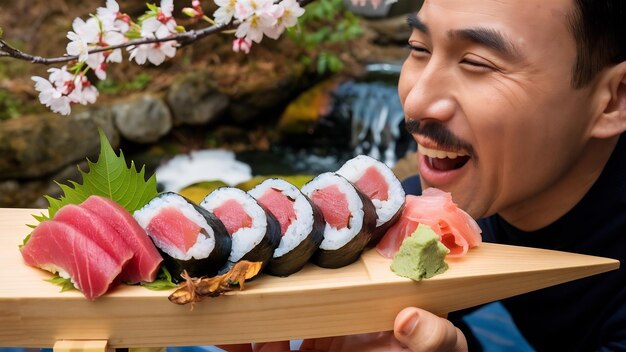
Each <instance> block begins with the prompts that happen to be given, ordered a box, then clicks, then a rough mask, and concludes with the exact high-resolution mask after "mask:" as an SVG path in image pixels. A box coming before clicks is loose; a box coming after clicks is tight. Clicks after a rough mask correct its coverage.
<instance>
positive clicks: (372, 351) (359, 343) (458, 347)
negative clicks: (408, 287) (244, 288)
mask: <svg viewBox="0 0 626 352" xmlns="http://www.w3.org/2000/svg"><path fill="white" fill-rule="evenodd" d="M393 328H394V331H393V332H391V331H388V332H377V333H371V334H360V335H349V336H336V337H325V338H320V339H308V340H304V341H303V342H302V345H301V347H300V350H299V351H320V352H353V351H362V352H400V351H412V352H436V351H445V352H465V351H467V342H466V341H465V336H464V335H463V333H461V331H460V330H459V329H457V328H456V327H455V326H454V325H452V323H451V322H449V321H448V320H446V319H443V318H440V317H438V316H436V315H434V314H432V313H430V312H427V311H425V310H423V309H419V308H405V309H403V310H402V311H401V312H400V313H399V314H398V315H397V316H396V320H395V323H394V327H393ZM220 347H222V348H224V349H225V350H226V351H230V352H252V351H254V352H285V351H289V342H287V341H282V342H270V343H260V344H255V345H254V346H251V345H239V346H220Z"/></svg>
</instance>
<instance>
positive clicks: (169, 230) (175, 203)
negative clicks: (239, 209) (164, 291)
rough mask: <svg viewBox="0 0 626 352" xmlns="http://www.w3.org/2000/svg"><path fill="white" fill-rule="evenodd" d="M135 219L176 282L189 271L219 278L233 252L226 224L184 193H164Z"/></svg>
mask: <svg viewBox="0 0 626 352" xmlns="http://www.w3.org/2000/svg"><path fill="white" fill-rule="evenodd" d="M133 216H134V217H135V219H137V222H138V223H139V225H140V226H141V227H143V228H144V229H145V230H146V232H147V233H148V236H150V238H151V239H152V242H154V245H155V246H156V247H157V248H158V249H159V251H160V252H161V254H162V255H163V260H164V264H165V267H166V268H167V269H168V270H169V271H170V273H171V274H172V279H173V280H174V281H175V282H180V281H182V277H181V275H180V274H181V273H182V272H183V270H186V271H187V273H188V274H189V276H191V277H201V276H215V275H216V274H217V273H218V271H219V269H221V268H222V267H223V266H224V264H225V263H226V260H227V259H228V255H229V253H230V249H231V242H232V241H231V238H230V236H229V235H228V232H227V231H226V228H225V227H224V224H222V222H221V221H220V220H219V219H218V218H217V217H216V216H215V215H213V214H211V213H210V212H209V211H207V210H206V209H203V208H201V207H199V206H197V205H196V204H194V203H193V202H191V201H190V200H188V199H187V198H185V197H183V196H181V195H180V194H177V193H173V192H165V193H161V194H160V195H158V196H157V197H155V198H154V199H152V200H151V201H150V202H149V203H148V204H146V205H145V206H144V207H143V208H141V209H139V210H137V211H136V212H135V213H134V214H133Z"/></svg>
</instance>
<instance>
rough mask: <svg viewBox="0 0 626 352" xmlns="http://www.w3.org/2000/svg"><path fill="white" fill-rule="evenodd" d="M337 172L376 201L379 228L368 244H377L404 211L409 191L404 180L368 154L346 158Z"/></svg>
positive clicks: (377, 225)
mask: <svg viewBox="0 0 626 352" xmlns="http://www.w3.org/2000/svg"><path fill="white" fill-rule="evenodd" d="M337 173H338V174H339V175H341V176H343V177H345V178H346V179H347V180H348V181H350V182H352V183H353V184H354V186H355V187H356V188H357V189H358V190H359V191H361V193H363V194H365V195H366V196H367V197H369V198H370V199H371V201H372V204H374V207H375V208H376V217H377V218H376V228H375V229H374V231H373V232H372V234H371V239H370V242H369V243H368V244H367V245H368V247H373V246H375V245H376V244H377V243H378V242H379V241H380V239H381V238H382V237H383V235H384V234H385V233H386V232H387V230H388V229H389V228H390V227H391V226H392V225H393V224H394V223H395V222H396V221H398V219H399V218H400V214H401V213H402V208H403V207H404V202H405V193H404V189H403V188H402V184H401V183H400V180H398V178H397V177H396V175H395V174H394V173H393V171H392V170H391V169H390V168H389V167H388V166H387V165H385V164H384V163H382V162H380V161H379V160H376V159H374V158H372V157H369V156H367V155H358V156H356V157H354V158H352V159H350V160H348V161H346V162H345V163H344V164H343V166H341V168H340V169H339V170H337Z"/></svg>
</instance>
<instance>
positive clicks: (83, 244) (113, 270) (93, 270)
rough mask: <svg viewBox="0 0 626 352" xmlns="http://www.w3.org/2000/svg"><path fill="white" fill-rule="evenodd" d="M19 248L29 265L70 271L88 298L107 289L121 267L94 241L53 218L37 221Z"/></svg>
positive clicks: (52, 270)
mask: <svg viewBox="0 0 626 352" xmlns="http://www.w3.org/2000/svg"><path fill="white" fill-rule="evenodd" d="M20 250H21V252H22V257H24V261H25V262H26V264H28V265H30V266H34V267H38V268H42V269H44V270H48V271H51V272H58V271H62V272H65V273H67V274H69V276H70V278H71V279H72V282H73V283H74V285H75V286H76V288H78V289H79V290H80V291H81V292H82V293H83V294H84V295H85V297H87V298H88V299H90V300H94V299H96V298H97V297H99V296H101V295H103V294H104V293H105V292H107V291H108V289H109V286H110V285H111V283H113V281H114V280H115V278H116V277H117V276H118V275H119V274H120V272H121V271H122V265H121V264H120V263H119V262H118V261H117V260H115V259H114V258H113V257H111V256H110V255H109V254H108V253H107V252H106V251H105V250H104V249H102V247H100V246H99V245H98V244H97V243H96V242H95V241H93V240H92V239H90V238H89V237H87V236H86V235H85V234H84V233H82V232H80V231H79V230H77V229H76V228H74V227H72V226H70V225H68V224H65V223H62V222H59V221H56V220H48V221H44V222H42V223H40V224H39V225H38V226H37V227H36V228H35V230H34V231H33V233H32V234H31V236H30V239H29V240H28V242H27V243H26V245H24V246H23V247H22V248H21V249H20Z"/></svg>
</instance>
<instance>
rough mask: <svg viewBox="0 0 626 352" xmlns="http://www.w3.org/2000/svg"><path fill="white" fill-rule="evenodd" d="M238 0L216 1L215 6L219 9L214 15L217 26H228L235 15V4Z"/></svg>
mask: <svg viewBox="0 0 626 352" xmlns="http://www.w3.org/2000/svg"><path fill="white" fill-rule="evenodd" d="M236 3H237V0H215V5H217V6H219V8H218V9H217V10H216V11H215V12H214V13H213V18H214V19H215V23H217V24H228V23H230V21H232V19H233V16H234V15H235V4H236Z"/></svg>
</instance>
